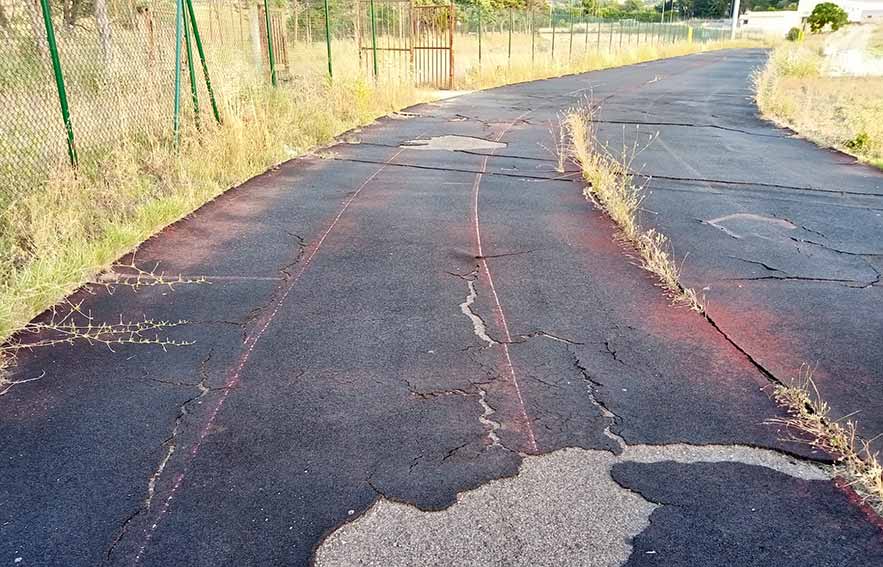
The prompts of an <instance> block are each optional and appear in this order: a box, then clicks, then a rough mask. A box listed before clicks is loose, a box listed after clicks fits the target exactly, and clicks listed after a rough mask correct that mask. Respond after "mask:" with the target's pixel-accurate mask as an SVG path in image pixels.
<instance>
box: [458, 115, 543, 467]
mask: <svg viewBox="0 0 883 567" xmlns="http://www.w3.org/2000/svg"><path fill="white" fill-rule="evenodd" d="M530 112H532V111H527V112H525V113H523V114H521V115H520V116H518V117H517V118H515V120H513V121H512V122H510V123H509V125H508V126H506V127H505V128H504V129H503V131H502V132H500V133H499V134H498V135H497V137H496V139H495V141H496V142H499V141H500V140H501V139H502V138H503V136H504V135H506V132H508V131H509V129H510V128H512V126H514V125H515V123H516V122H518V121H519V120H521V119H522V118H524V117H525V116H527V115H528V114H530ZM494 153H496V150H491V155H493V154H494ZM488 159H490V156H485V157H484V158H483V159H482V160H481V167H480V168H479V173H477V174H476V175H475V182H474V183H473V184H472V220H473V226H474V227H475V245H476V250H477V254H476V255H477V256H478V257H479V258H480V260H479V262H480V263H481V267H482V269H483V270H484V273H485V274H486V275H487V281H488V285H489V286H490V288H491V295H492V296H493V298H494V304H495V307H496V312H497V320H498V321H499V324H500V328H501V329H502V330H503V343H502V344H501V346H502V348H503V356H504V358H505V360H506V369H507V370H508V373H509V378H510V379H511V380H512V386H513V388H514V389H515V394H516V396H517V398H518V406H519V408H520V409H521V416H522V420H523V421H524V427H525V430H526V434H527V441H528V446H529V447H530V451H531V452H532V453H538V452H539V448H538V447H537V440H536V435H535V434H534V431H533V425H531V422H530V417H528V415H527V408H526V407H525V405H524V396H522V394H521V387H520V386H519V385H518V377H517V376H516V373H515V366H514V365H513V364H512V357H511V356H510V354H509V343H511V342H512V335H511V334H510V333H509V324H508V323H507V322H506V315H505V313H504V312H503V306H502V304H501V303H500V297H499V296H498V295H497V288H496V286H495V285H494V277H493V275H492V274H491V269H490V266H489V265H488V262H487V260H486V259H485V257H484V251H483V250H482V247H481V226H480V222H479V217H478V193H479V190H480V188H481V179H482V177H484V174H485V172H486V171H487V162H488Z"/></svg>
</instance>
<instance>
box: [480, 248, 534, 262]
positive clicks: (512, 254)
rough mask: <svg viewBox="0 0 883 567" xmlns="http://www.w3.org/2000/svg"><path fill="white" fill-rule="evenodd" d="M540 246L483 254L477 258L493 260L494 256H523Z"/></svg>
mask: <svg viewBox="0 0 883 567" xmlns="http://www.w3.org/2000/svg"><path fill="white" fill-rule="evenodd" d="M537 250H539V248H534V249H531V250H521V251H519V252H503V253H501V254H485V255H483V256H476V257H475V259H476V260H491V259H493V258H507V257H509V256H521V255H523V254H530V253H531V252H536V251H537Z"/></svg>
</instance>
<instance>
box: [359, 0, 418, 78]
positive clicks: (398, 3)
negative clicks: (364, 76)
mask: <svg viewBox="0 0 883 567" xmlns="http://www.w3.org/2000/svg"><path fill="white" fill-rule="evenodd" d="M357 8H358V15H357V17H356V36H357V42H358V45H359V61H360V63H361V65H362V67H363V68H364V69H365V70H366V71H367V73H368V75H370V76H372V77H374V78H381V77H382V78H384V79H399V80H403V81H407V80H410V68H411V64H412V62H413V53H412V51H411V31H410V29H411V0H358V2H357Z"/></svg>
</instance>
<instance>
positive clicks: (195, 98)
mask: <svg viewBox="0 0 883 567" xmlns="http://www.w3.org/2000/svg"><path fill="white" fill-rule="evenodd" d="M183 18H184V45H186V46H187V71H188V72H189V75H190V101H191V102H192V103H193V120H194V122H195V123H196V129H197V130H199V91H197V90H196V70H195V69H194V68H193V47H192V46H191V44H190V25H189V20H190V16H189V15H188V14H187V13H186V12H185V13H184V14H183Z"/></svg>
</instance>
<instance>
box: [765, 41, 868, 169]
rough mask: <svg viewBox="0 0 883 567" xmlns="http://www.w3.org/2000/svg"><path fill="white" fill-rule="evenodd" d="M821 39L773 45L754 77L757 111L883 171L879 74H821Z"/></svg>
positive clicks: (822, 58) (808, 137)
mask: <svg viewBox="0 0 883 567" xmlns="http://www.w3.org/2000/svg"><path fill="white" fill-rule="evenodd" d="M823 41H824V38H823V37H813V38H810V39H808V40H807V41H805V42H801V43H792V42H789V43H786V44H782V45H780V46H779V47H777V48H776V49H775V50H774V51H773V53H772V55H771V56H770V59H769V61H768V62H767V64H766V66H765V67H764V68H763V69H761V70H760V71H759V72H758V73H757V74H756V75H755V78H754V83H755V96H756V100H757V106H758V108H759V109H760V111H761V114H762V115H763V116H764V117H766V118H768V119H770V120H772V121H774V122H776V123H777V124H779V125H781V126H786V127H788V128H791V129H792V130H794V131H796V132H797V133H799V134H800V135H802V136H805V137H806V138H807V139H809V140H812V141H813V142H816V143H817V144H820V145H823V146H829V147H833V148H836V149H838V150H840V151H843V152H846V153H848V154H851V155H853V156H855V157H857V158H859V159H860V160H862V161H865V162H867V163H870V164H872V165H875V166H877V167H879V168H881V169H883V96H880V93H881V92H883V77H849V76H837V77H831V76H826V75H825V74H824V67H825V56H824V55H823V54H822V47H823Z"/></svg>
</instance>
